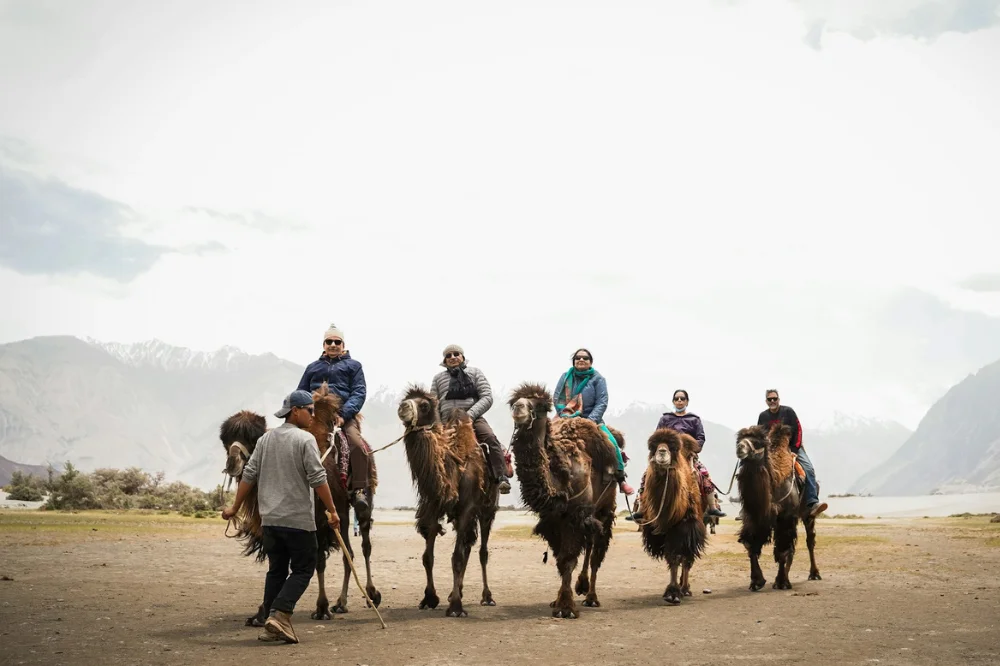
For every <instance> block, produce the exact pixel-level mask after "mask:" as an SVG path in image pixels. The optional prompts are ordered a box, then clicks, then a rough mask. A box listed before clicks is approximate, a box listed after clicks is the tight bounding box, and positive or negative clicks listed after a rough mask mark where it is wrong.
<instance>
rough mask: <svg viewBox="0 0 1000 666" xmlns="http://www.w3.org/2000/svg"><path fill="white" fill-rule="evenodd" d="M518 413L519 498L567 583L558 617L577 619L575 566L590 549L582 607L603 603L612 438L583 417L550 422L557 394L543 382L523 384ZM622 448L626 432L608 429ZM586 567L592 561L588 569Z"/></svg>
mask: <svg viewBox="0 0 1000 666" xmlns="http://www.w3.org/2000/svg"><path fill="white" fill-rule="evenodd" d="M509 404H510V407H511V414H512V416H513V418H514V438H513V441H512V443H511V448H512V449H513V451H514V459H515V460H516V461H517V479H518V481H519V482H520V486H521V499H522V500H523V501H524V503H525V504H527V505H528V506H529V507H530V508H531V510H532V511H534V512H535V513H537V514H538V524H537V525H535V529H534V533H535V534H537V535H539V536H541V537H542V538H543V539H545V541H546V542H547V543H548V545H549V548H551V549H552V554H553V555H554V556H555V558H556V566H557V568H558V570H559V575H560V576H561V577H562V585H561V586H560V588H559V593H558V595H557V596H556V600H555V601H553V602H552V603H551V604H549V605H550V606H551V607H552V609H553V610H552V615H553V616H554V617H563V618H576V617H577V616H578V611H577V608H576V602H575V600H574V598H573V588H571V586H570V584H571V582H572V580H573V571H574V570H575V569H576V564H577V561H578V559H579V556H580V551H582V550H584V549H586V554H585V556H584V560H583V567H582V569H581V570H580V577H579V579H578V580H577V582H576V593H577V594H580V595H585V596H586V599H585V600H584V602H583V605H584V606H600V605H601V603H600V601H599V600H598V598H597V570H598V569H599V568H600V566H601V564H602V563H603V562H604V557H605V555H607V552H608V546H609V545H610V543H611V528H612V526H613V525H614V520H615V505H616V499H617V498H616V491H617V488H616V485H617V482H616V481H615V478H614V470H615V468H616V461H615V453H614V449H613V448H612V447H613V446H614V445H613V444H612V443H611V441H610V440H609V439H608V438H607V436H606V435H605V434H604V433H603V432H601V430H600V429H599V428H598V426H597V424H596V423H594V422H593V421H590V420H588V419H583V418H568V419H555V420H552V421H550V420H549V418H548V413H549V411H550V410H551V409H552V397H551V395H550V394H549V392H548V390H547V389H546V388H545V387H544V386H543V385H540V384H528V383H525V384H522V385H521V386H519V387H518V388H517V389H516V390H515V391H514V393H513V394H512V395H511V398H510V401H509ZM609 429H610V430H611V432H612V434H613V435H614V437H615V439H617V440H618V443H619V445H620V446H621V447H622V448H624V446H625V437H624V436H623V435H622V434H621V433H620V432H619V431H617V430H614V429H611V428H609ZM588 566H589V567H590V569H589V572H588Z"/></svg>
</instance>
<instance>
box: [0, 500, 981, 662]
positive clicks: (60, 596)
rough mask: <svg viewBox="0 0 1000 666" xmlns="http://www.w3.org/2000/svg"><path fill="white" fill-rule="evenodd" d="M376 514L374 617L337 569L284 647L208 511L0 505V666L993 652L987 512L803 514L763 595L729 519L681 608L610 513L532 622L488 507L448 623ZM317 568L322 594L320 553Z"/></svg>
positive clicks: (520, 520) (409, 551) (916, 657)
mask: <svg viewBox="0 0 1000 666" xmlns="http://www.w3.org/2000/svg"><path fill="white" fill-rule="evenodd" d="M376 520H377V523H376V530H375V533H374V544H375V546H374V547H375V553H374V555H373V564H374V567H375V582H376V584H377V585H378V587H379V588H380V590H381V591H382V594H383V603H382V606H381V611H382V615H383V617H384V618H385V621H386V623H387V625H388V628H387V629H385V630H383V629H381V628H380V627H379V624H378V621H377V619H376V617H375V614H374V613H373V612H372V611H371V610H370V609H367V608H365V606H364V604H363V602H361V601H360V593H359V591H358V590H357V588H356V587H355V586H354V583H353V581H352V587H351V592H350V594H351V596H350V611H351V612H349V613H348V614H346V615H340V616H336V617H335V618H334V619H333V620H331V621H327V622H316V621H313V620H311V619H309V612H310V611H311V610H312V606H313V604H314V602H315V596H316V581H315V579H313V582H312V584H311V586H310V588H309V590H308V591H307V592H306V594H305V595H304V596H303V598H302V601H301V602H300V605H299V607H298V608H297V609H296V610H297V612H296V615H295V626H296V629H297V631H298V634H299V638H300V640H301V643H300V644H298V645H274V644H264V643H260V642H258V641H257V634H258V633H259V630H258V629H253V628H247V627H244V626H243V621H244V618H246V617H247V615H249V614H251V613H252V611H254V610H255V609H256V607H257V604H258V603H259V601H260V597H261V594H262V589H263V578H264V571H265V567H264V565H258V564H255V563H253V562H251V561H249V560H247V559H245V558H243V557H241V556H240V555H239V546H238V543H237V542H235V541H233V540H228V539H226V538H224V537H223V523H222V521H221V520H218V519H214V518H208V519H201V520H196V519H193V518H182V517H180V516H161V515H141V514H135V513H131V514H118V515H115V514H108V513H81V514H60V513H44V512H37V511H30V512H29V511H7V512H0V578H4V579H3V580H0V664H53V663H79V664H94V663H100V664H200V663H211V664H213V665H220V666H221V665H223V664H247V663H253V662H252V661H251V660H261V661H260V662H259V663H277V662H278V660H283V659H288V658H294V659H296V660H303V663H320V661H321V660H323V661H324V662H325V663H329V664H345V665H355V664H372V665H374V664H507V665H509V666H514V665H516V664H525V663H529V664H530V663H558V664H584V663H586V664H592V663H614V664H633V663H645V664H648V663H672V664H713V665H718V664H728V663H778V664H786V663H788V664H791V663H823V664H827V663H837V664H875V663H878V664H946V663H947V664H954V663H969V664H987V663H994V664H995V663H998V662H1000V627H998V623H1000V581H998V579H997V572H998V571H1000V524H990V523H989V522H988V519H986V518H982V517H979V518H976V517H973V518H967V519H961V518H951V519H923V520H921V519H912V520H911V519H907V520H892V521H889V520H834V519H829V520H821V521H819V538H818V548H817V550H818V561H819V566H820V571H821V572H822V575H823V580H822V581H816V582H810V581H808V580H806V578H807V575H808V555H807V553H806V550H805V539H804V535H802V533H801V528H800V539H799V547H800V548H799V551H798V557H797V559H796V562H795V566H794V567H793V569H792V584H793V585H794V589H792V590H790V591H777V590H773V589H771V587H770V582H772V581H773V579H774V573H775V567H774V565H773V562H771V561H770V560H768V561H767V562H766V563H765V575H766V576H767V578H768V581H769V584H768V586H767V587H766V588H765V589H764V590H762V591H760V592H757V593H752V592H750V591H748V590H747V586H748V584H749V573H748V562H747V558H746V556H745V554H744V552H743V551H742V548H741V547H740V545H739V544H738V543H736V537H735V532H736V528H737V526H738V523H736V522H734V521H733V519H732V517H728V518H725V519H723V524H722V525H721V526H720V528H719V534H717V535H716V536H714V537H710V544H709V551H708V554H707V555H706V557H705V558H703V559H702V560H701V561H699V562H698V563H697V564H696V565H695V567H694V569H693V572H692V583H693V589H694V591H695V594H694V596H693V597H689V598H687V599H685V600H684V602H683V603H682V604H681V605H680V606H667V605H666V604H664V602H663V601H662V599H661V596H662V594H663V590H664V588H665V587H666V584H667V576H668V574H667V571H666V567H665V565H663V564H658V563H655V562H654V561H653V560H651V559H650V558H649V557H647V556H646V555H645V554H644V553H643V551H642V546H641V542H640V539H639V534H638V533H636V532H635V531H634V527H633V526H632V523H630V522H626V521H624V520H619V521H618V526H617V527H616V533H615V539H614V541H613V542H612V546H611V550H610V553H609V557H608V561H607V562H606V563H605V566H604V567H603V568H602V569H601V571H600V575H599V581H598V592H599V594H600V599H601V602H602V604H603V605H602V607H601V608H595V609H591V608H583V607H581V609H580V610H581V614H580V618H579V619H576V620H562V619H558V620H557V619H553V618H552V617H550V609H549V607H548V603H549V602H550V601H551V600H552V599H554V598H555V593H556V589H557V583H558V579H557V575H556V570H555V565H554V561H553V559H552V558H549V561H548V563H547V564H543V563H542V554H543V552H544V551H545V546H544V545H543V543H542V542H541V541H540V540H538V539H537V538H534V537H531V536H530V526H531V525H532V524H533V523H532V518H531V516H530V515H529V514H522V513H515V512H503V513H501V514H500V516H499V518H498V526H497V529H496V530H495V532H494V536H493V538H492V539H491V556H492V559H491V562H490V569H489V573H490V587H491V588H492V590H493V594H494V596H495V598H496V600H497V602H498V605H497V606H496V607H490V608H487V607H481V606H479V604H478V602H479V596H480V592H481V586H480V575H479V565H478V560H476V559H475V553H476V551H473V562H471V563H470V566H469V575H468V576H467V578H466V586H465V589H466V600H467V603H466V609H467V610H468V611H469V617H468V618H462V619H454V618H447V617H445V614H444V608H445V606H446V605H447V603H446V602H445V603H444V604H442V605H441V606H439V607H438V609H437V610H434V611H429V610H425V611H420V610H418V609H417V604H418V602H419V601H420V598H421V596H422V592H423V586H424V574H423V568H422V566H421V564H420V554H421V552H422V548H423V542H422V540H421V539H420V538H419V537H418V536H417V534H416V533H415V532H414V530H413V528H412V517H408V516H407V515H406V514H403V513H400V512H376ZM453 543H454V542H453V539H452V538H451V536H450V534H449V536H448V537H446V538H444V539H439V540H438V550H437V562H436V567H435V579H436V582H437V584H438V592H439V594H440V596H441V598H442V600H443V599H445V598H446V597H447V593H448V590H449V588H450V583H451V576H450V564H449V561H450V553H451V547H452V545H453ZM358 550H359V551H360V547H358ZM333 570H334V572H335V576H333V577H332V578H334V579H335V582H334V587H339V572H340V570H341V568H340V561H339V556H338V560H337V561H336V562H335V563H334V569H333ZM362 576H363V573H362ZM7 579H13V580H7ZM709 588H710V589H711V593H703V592H702V590H704V589H709ZM335 596H336V593H335V592H334V593H333V594H331V597H335Z"/></svg>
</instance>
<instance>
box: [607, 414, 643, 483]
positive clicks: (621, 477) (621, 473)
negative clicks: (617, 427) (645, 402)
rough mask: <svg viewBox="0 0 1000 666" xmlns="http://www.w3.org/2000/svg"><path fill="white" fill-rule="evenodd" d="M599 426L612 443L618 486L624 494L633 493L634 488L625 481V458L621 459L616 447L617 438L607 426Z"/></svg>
mask: <svg viewBox="0 0 1000 666" xmlns="http://www.w3.org/2000/svg"><path fill="white" fill-rule="evenodd" d="M600 428H601V430H602V431H603V432H604V434H605V435H607V436H608V439H610V440H611V443H612V444H613V445H614V446H613V447H612V448H614V451H615V460H616V461H617V463H618V469H617V474H616V475H615V478H617V479H618V487H619V488H620V489H621V491H622V492H623V493H625V494H626V495H631V494H633V493H635V490H634V489H633V488H632V486H630V485H629V484H627V483H626V482H625V460H624V459H622V450H621V449H620V448H619V447H618V440H617V439H615V436H614V435H612V434H611V430H610V429H609V428H608V426H606V425H604V424H603V423H601V424H600Z"/></svg>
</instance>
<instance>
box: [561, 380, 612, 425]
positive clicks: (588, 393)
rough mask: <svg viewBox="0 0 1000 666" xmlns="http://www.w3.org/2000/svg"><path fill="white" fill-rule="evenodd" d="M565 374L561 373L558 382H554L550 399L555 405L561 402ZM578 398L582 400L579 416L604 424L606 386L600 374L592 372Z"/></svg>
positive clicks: (606, 403) (606, 404)
mask: <svg viewBox="0 0 1000 666" xmlns="http://www.w3.org/2000/svg"><path fill="white" fill-rule="evenodd" d="M567 374H568V373H566V372H564V373H563V375H562V377H560V378H559V381H558V382H556V390H555V391H553V392H552V398H553V399H554V401H555V403H556V404H559V403H560V402H562V401H563V388H564V387H565V386H566V375H567ZM580 396H581V397H582V398H583V409H582V410H581V411H582V414H581V416H583V417H584V418H587V419H590V420H591V421H593V422H594V423H604V412H606V411H607V410H608V384H607V382H605V381H604V377H603V376H602V375H601V373H599V372H597V371H596V370H595V371H594V376H593V377H591V378H590V381H589V382H587V385H586V386H584V387H583V390H582V391H581V392H580Z"/></svg>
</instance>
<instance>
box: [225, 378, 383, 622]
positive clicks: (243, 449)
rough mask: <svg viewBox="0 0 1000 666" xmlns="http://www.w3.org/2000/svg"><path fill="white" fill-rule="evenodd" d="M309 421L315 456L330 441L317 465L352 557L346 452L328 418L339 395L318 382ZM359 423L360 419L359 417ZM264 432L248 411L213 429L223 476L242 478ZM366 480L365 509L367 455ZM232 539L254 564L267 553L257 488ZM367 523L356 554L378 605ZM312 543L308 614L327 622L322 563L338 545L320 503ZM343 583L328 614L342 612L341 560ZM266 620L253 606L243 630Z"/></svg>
mask: <svg viewBox="0 0 1000 666" xmlns="http://www.w3.org/2000/svg"><path fill="white" fill-rule="evenodd" d="M313 401H314V409H315V418H313V422H312V425H311V426H310V427H309V432H311V433H312V435H313V436H314V437H315V438H316V442H317V444H318V446H319V452H320V455H321V456H322V455H323V454H324V453H326V450H327V449H328V448H329V447H330V444H331V440H333V441H334V442H336V444H337V445H336V446H334V449H333V451H331V452H330V454H329V455H327V456H326V458H324V460H323V467H324V469H326V475H327V481H328V483H329V486H330V494H331V495H333V504H334V506H335V507H336V508H337V515H338V516H339V517H340V534H341V537H342V538H343V540H344V544H345V545H346V546H347V550H348V552H349V553H350V555H351V557H352V559H353V557H354V549H353V548H352V547H351V541H350V537H349V527H348V526H349V524H350V521H349V509H350V503H349V501H348V495H347V489H346V488H347V487H346V486H345V485H344V475H343V471H344V467H345V466H344V465H342V464H341V461H347V460H348V459H349V456H348V454H347V452H346V448H347V444H346V442H344V441H343V435H340V437H338V438H333V437H331V436H330V434H331V433H332V432H333V431H334V426H333V423H334V417H335V416H336V415H338V414H339V413H340V408H341V399H340V396H338V395H336V394H334V393H330V391H329V388H328V387H327V385H326V384H325V383H324V384H323V385H322V386H321V387H320V388H319V389H317V390H316V391H314V392H313ZM359 423H360V415H359ZM266 431H267V422H266V420H265V419H264V417H263V416H261V415H260V414H255V413H254V412H250V411H246V410H243V411H240V412H237V413H236V414H233V415H232V416H230V417H229V418H228V419H226V420H225V421H224V422H223V424H222V427H221V428H220V430H219V438H220V439H221V440H222V444H223V446H224V447H225V449H226V455H227V457H226V469H225V471H226V474H228V475H229V476H230V478H232V479H234V480H235V481H236V482H237V483H239V480H240V478H242V476H243V468H244V466H245V465H246V463H247V461H248V460H249V459H250V456H251V455H253V451H254V448H255V447H256V446H257V440H258V439H260V437H261V436H263V434H264V433H265V432H266ZM368 479H369V487H368V489H367V490H366V495H367V496H368V505H369V506H372V501H373V499H374V494H375V489H376V487H377V485H378V473H377V470H376V467H375V459H374V457H373V456H370V455H369V456H368ZM236 525H237V530H236V537H237V538H239V539H240V540H241V541H242V542H243V543H244V549H243V554H244V555H255V556H256V560H257V561H258V562H262V561H263V560H264V559H265V558H266V557H267V553H265V552H264V549H263V546H264V542H263V530H262V527H261V518H260V513H259V511H258V507H257V488H256V486H254V488H252V489H251V490H250V494H249V495H247V498H246V500H245V501H244V503H243V506H242V507H241V508H240V512H239V514H238V516H237V520H236ZM371 526H372V521H371V519H369V520H367V521H365V522H364V523H362V524H361V525H360V528H361V550H362V552H363V553H364V556H365V568H366V569H367V574H368V580H367V585H366V590H365V591H366V592H367V593H368V597H369V598H370V599H371V600H372V602H373V603H374V604H375V605H376V606H378V605H379V604H380V603H381V602H382V594H381V592H379V591H378V589H376V587H375V584H374V583H373V582H372V571H371V538H370V532H371ZM316 541H317V547H318V553H317V555H318V556H317V558H316V578H317V581H318V583H319V595H318V597H317V599H316V610H315V612H314V613H312V618H313V619H314V620H329V619H330V603H329V600H328V599H327V596H326V560H327V557H328V556H329V554H330V551H331V550H339V549H340V546H339V544H338V543H337V540H336V538H335V537H334V534H333V532H332V530H331V528H330V526H329V523H328V522H327V520H326V516H325V515H324V509H323V504H322V502H320V501H319V500H318V499H317V500H316ZM343 559H344V580H343V585H342V586H341V591H340V597H339V598H338V599H337V603H336V605H335V606H334V608H333V610H334V612H335V613H346V612H347V590H348V587H349V583H350V576H351V570H350V566H349V565H348V563H347V557H346V556H345V557H344V558H343ZM366 603H367V602H366ZM266 619H267V609H265V608H264V606H263V604H261V605H260V606H259V607H258V608H257V613H256V614H255V615H253V616H252V617H249V618H247V621H246V624H247V625H248V626H255V627H262V626H264V621H265V620H266Z"/></svg>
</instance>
